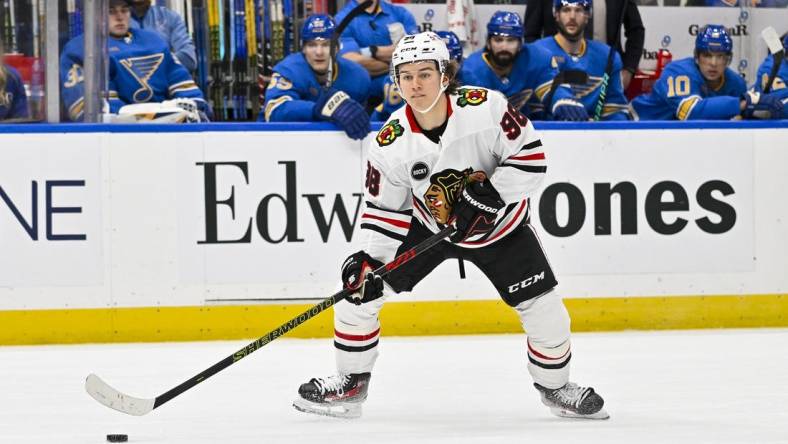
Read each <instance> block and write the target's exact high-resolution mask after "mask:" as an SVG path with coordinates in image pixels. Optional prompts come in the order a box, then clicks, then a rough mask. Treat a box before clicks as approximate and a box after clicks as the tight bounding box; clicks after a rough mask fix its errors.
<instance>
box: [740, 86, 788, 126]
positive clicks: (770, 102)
mask: <svg viewBox="0 0 788 444" xmlns="http://www.w3.org/2000/svg"><path fill="white" fill-rule="evenodd" d="M741 98H742V100H744V101H745V105H744V111H742V113H741V114H742V117H744V118H745V119H762V120H768V119H782V117H783V106H784V105H783V102H782V101H781V100H780V98H779V97H777V96H776V95H774V94H762V93H758V92H755V91H747V92H745V93H744V94H742V97H741Z"/></svg>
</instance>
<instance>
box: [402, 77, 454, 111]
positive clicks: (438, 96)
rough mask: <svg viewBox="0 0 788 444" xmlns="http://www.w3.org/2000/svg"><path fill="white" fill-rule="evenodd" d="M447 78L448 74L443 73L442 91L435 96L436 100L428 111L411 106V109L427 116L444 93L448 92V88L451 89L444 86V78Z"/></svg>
mask: <svg viewBox="0 0 788 444" xmlns="http://www.w3.org/2000/svg"><path fill="white" fill-rule="evenodd" d="M445 76H446V74H444V73H441V89H440V91H438V94H437V95H436V96H435V100H433V101H432V104H431V105H430V106H428V107H427V108H426V109H423V110H422V109H418V108H416V107H415V106H413V105H410V104H409V105H410V107H411V108H413V109H414V110H415V111H417V112H419V113H421V114H427V113H428V112H430V111H431V110H432V108H434V107H435V105H436V104H437V103H438V100H440V98H441V96H442V95H443V93H444V91H446V88H448V87H449V85H444V84H443V78H444V77H445Z"/></svg>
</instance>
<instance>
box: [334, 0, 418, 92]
mask: <svg viewBox="0 0 788 444" xmlns="http://www.w3.org/2000/svg"><path fill="white" fill-rule="evenodd" d="M361 2H362V1H361V0H350V1H348V2H347V4H345V7H344V8H342V10H340V11H339V12H338V13H337V15H336V21H337V23H339V22H341V21H342V19H343V18H345V16H346V15H348V14H349V13H350V11H352V10H353V8H355V7H356V6H358V4H359V3H361ZM417 32H419V26H418V24H416V19H415V18H414V17H413V14H411V13H410V11H408V10H407V9H405V8H403V7H402V6H399V5H392V4H391V3H389V2H388V1H386V0H373V1H372V5H371V6H370V7H368V8H367V9H365V10H364V12H362V13H361V14H359V15H358V16H357V17H356V18H354V19H353V20H352V21H351V22H350V24H349V25H348V27H347V28H345V31H344V32H342V38H341V39H340V51H339V54H340V55H342V56H343V57H345V58H347V59H348V60H352V61H354V62H356V63H358V64H360V65H361V66H363V67H364V69H366V70H367V72H369V75H370V76H371V77H372V84H371V86H370V92H369V95H370V97H371V98H372V99H373V100H374V101H375V102H378V101H380V100H382V99H383V84H384V83H385V82H386V78H388V76H389V64H390V63H391V54H392V53H393V52H394V46H395V45H396V44H397V42H398V41H399V39H400V38H402V37H404V36H405V35H406V34H416V33H417Z"/></svg>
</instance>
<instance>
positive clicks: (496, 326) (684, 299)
mask: <svg viewBox="0 0 788 444" xmlns="http://www.w3.org/2000/svg"><path fill="white" fill-rule="evenodd" d="M564 302H565V303H566V306H567V308H568V309H569V313H570V315H571V316H572V331H576V332H587V331H619V330H662V329H696V328H745V327H788V295H785V294H772V295H737V296H666V297H627V298H567V299H565V300H564ZM309 307H311V305H301V304H299V305H249V306H237V305H233V306H204V307H141V308H99V309H63V310H9V311H0V345H28V344H79V343H91V342H93V343H100V342H169V341H205V340H221V339H247V338H256V337H260V336H262V335H264V334H266V333H268V332H269V331H271V330H273V329H274V328H276V327H278V326H279V325H281V324H283V323H284V322H286V321H288V320H290V319H291V318H293V317H295V316H297V315H298V314H300V313H301V312H303V311H305V310H306V309H307V308H309ZM380 317H381V324H382V325H383V328H382V332H383V334H384V335H386V336H425V335H452V334H485V333H516V332H521V331H522V326H521V325H520V320H519V319H518V317H517V316H516V315H515V313H514V311H513V310H512V309H511V308H510V307H508V306H507V305H506V304H504V303H503V302H501V301H493V300H475V301H428V302H389V303H387V304H386V305H385V306H384V307H383V310H382V311H381V314H380ZM333 331H334V329H333V311H332V310H328V312H326V313H321V314H320V315H318V316H317V317H315V318H313V319H311V320H309V321H307V322H305V323H304V324H302V325H300V326H298V327H297V328H295V329H293V330H292V331H291V332H290V333H288V334H287V336H288V337H292V338H328V337H331V336H332V335H333Z"/></svg>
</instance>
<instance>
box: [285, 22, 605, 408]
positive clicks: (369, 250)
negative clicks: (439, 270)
mask: <svg viewBox="0 0 788 444" xmlns="http://www.w3.org/2000/svg"><path fill="white" fill-rule="evenodd" d="M391 66H392V73H391V75H392V76H393V80H394V82H395V83H396V85H397V87H398V88H399V90H400V91H401V92H402V97H403V98H404V100H405V102H406V103H407V105H406V106H404V107H402V108H400V109H399V110H397V111H395V112H394V113H393V114H392V115H391V117H390V118H389V120H388V121H387V122H386V124H385V125H384V126H383V128H382V129H381V130H380V131H379V132H378V134H377V136H376V137H375V138H374V139H373V140H372V142H371V143H370V147H369V160H368V163H367V173H366V184H365V187H366V189H365V200H366V207H365V209H364V212H363V214H362V216H361V224H360V230H361V231H360V233H357V239H360V242H359V247H360V248H361V250H360V251H358V252H356V253H354V254H352V255H350V257H348V258H347V259H346V260H345V262H344V263H343V264H342V270H341V276H342V281H343V285H345V287H347V288H350V289H351V290H356V292H355V293H353V294H352V295H351V296H350V297H349V298H348V300H344V301H341V302H339V303H338V304H336V305H335V306H334V330H335V333H334V346H335V350H336V361H337V374H336V375H333V376H329V377H326V378H313V379H311V380H310V381H309V382H306V383H304V384H302V385H301V386H300V387H299V390H298V393H299V396H298V398H296V400H295V402H294V407H295V408H296V409H298V410H300V411H303V412H308V413H316V414H322V415H328V416H340V417H358V416H360V415H361V405H362V403H363V402H364V400H365V399H366V398H367V391H368V388H369V384H370V379H371V375H372V370H373V366H374V364H375V360H376V359H377V356H378V337H379V335H380V322H379V319H378V313H379V312H380V309H381V308H382V306H383V303H384V301H385V300H386V298H387V296H389V295H391V294H392V293H398V292H402V291H410V290H411V289H413V287H414V286H415V285H416V284H417V283H418V282H419V281H421V280H422V279H423V278H424V277H425V276H427V275H428V274H429V273H430V272H431V271H432V270H433V269H435V267H437V266H438V265H439V264H440V263H441V262H443V261H444V260H446V259H448V258H460V259H463V260H466V261H470V262H472V263H473V264H475V265H476V266H477V267H478V268H479V269H480V270H481V271H482V272H483V273H484V274H485V275H486V276H487V278H488V279H489V280H490V281H491V282H492V283H493V285H494V286H495V288H496V289H497V290H498V292H499V294H500V296H501V298H503V300H504V301H505V302H506V303H507V304H508V305H510V306H511V307H512V308H513V309H514V310H515V311H516V312H517V314H518V315H519V317H520V319H521V320H522V323H523V326H524V327H525V328H526V329H527V331H528V337H527V341H526V344H524V346H525V348H526V350H527V356H528V362H527V369H528V371H529V373H530V374H531V377H532V378H533V381H534V386H535V387H536V389H537V390H538V391H539V393H540V394H541V397H542V402H543V403H544V404H545V405H547V406H548V407H550V409H551V411H552V412H553V413H554V414H557V415H559V416H568V417H581V418H591V419H606V418H608V415H607V413H606V412H605V411H604V410H603V409H602V407H603V404H604V401H603V400H602V397H600V396H599V395H598V394H597V393H595V392H594V389H593V388H591V387H581V386H578V385H577V384H574V383H572V382H569V361H570V358H571V356H572V353H571V348H570V339H569V335H570V332H569V323H570V320H569V314H568V313H567V311H566V308H565V307H564V305H563V302H562V300H561V297H560V296H559V295H558V294H557V293H556V292H554V291H553V289H554V287H555V286H556V285H557V282H556V280H555V277H554V275H553V271H552V269H551V268H550V264H549V263H548V261H547V258H546V257H545V254H544V251H543V250H542V247H541V245H540V243H539V239H538V238H537V236H536V233H535V232H534V229H533V228H532V227H531V225H530V224H529V215H530V208H529V198H530V197H532V196H534V194H535V193H536V192H537V189H538V188H539V186H540V184H541V182H542V179H543V177H544V173H545V171H546V168H547V167H546V162H545V149H544V147H543V146H542V142H541V140H540V138H539V135H538V134H537V133H536V131H535V130H534V128H533V126H532V125H531V122H530V121H529V120H528V119H527V118H525V117H524V116H523V115H522V114H520V112H519V111H518V110H516V109H515V108H514V107H512V106H511V105H510V104H509V103H508V102H507V100H506V98H505V97H504V96H503V95H502V94H500V93H498V92H496V91H492V90H487V89H483V88H476V87H463V88H459V87H458V85H457V83H456V81H455V76H456V73H457V67H456V65H455V64H453V63H451V62H450V59H449V52H448V50H447V49H446V45H445V44H444V42H443V41H442V40H441V38H440V37H438V36H437V35H436V34H434V33H432V32H424V33H421V34H416V35H409V36H406V37H404V38H403V39H402V40H401V41H400V42H399V44H398V45H397V47H396V49H395V51H394V54H393V56H392V64H391ZM447 224H453V225H454V226H455V227H456V231H455V232H454V234H453V235H452V236H451V237H450V240H445V241H443V242H442V243H440V244H438V245H437V246H435V247H433V248H432V249H430V250H427V251H425V252H424V253H422V254H421V255H419V256H417V257H415V258H414V259H412V260H411V261H409V262H407V263H406V264H404V265H402V266H401V267H400V268H398V269H396V270H394V271H393V272H392V273H391V274H390V275H388V276H387V277H386V278H385V281H384V280H383V279H381V278H380V277H379V276H376V275H374V274H373V273H371V271H372V270H374V269H376V268H378V267H379V266H381V265H383V263H386V262H389V261H391V260H392V259H393V258H394V257H395V256H397V255H399V254H400V253H401V252H404V251H406V250H407V249H409V248H411V247H412V246H414V245H416V244H418V243H419V242H421V241H422V240H424V239H426V238H428V237H430V236H431V235H432V234H433V233H437V232H438V231H440V230H441V229H442V228H444V227H446V225H447ZM492 396H494V394H493V395H492Z"/></svg>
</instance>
